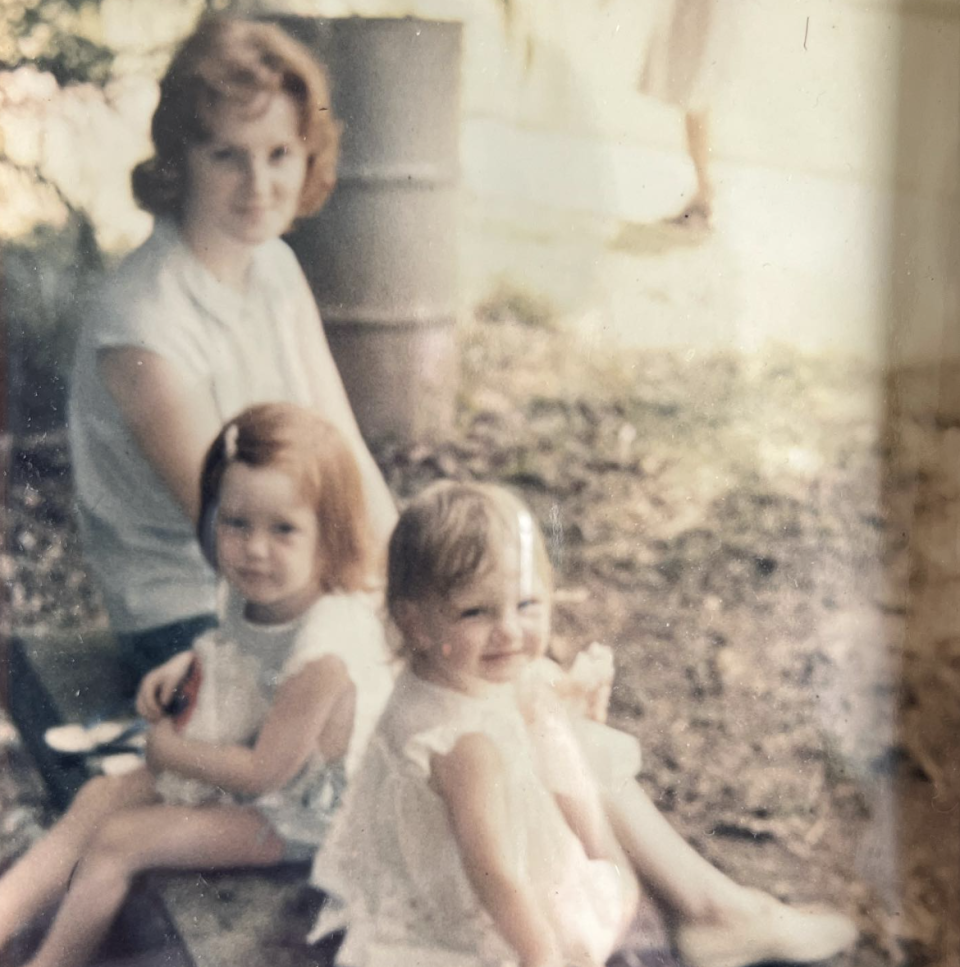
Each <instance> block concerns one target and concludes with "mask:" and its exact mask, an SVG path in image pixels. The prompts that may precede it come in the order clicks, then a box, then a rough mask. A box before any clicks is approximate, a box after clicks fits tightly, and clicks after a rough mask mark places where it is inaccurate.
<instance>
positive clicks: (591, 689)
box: [561, 641, 613, 722]
mask: <svg viewBox="0 0 960 967" xmlns="http://www.w3.org/2000/svg"><path fill="white" fill-rule="evenodd" d="M612 688H613V651H612V650H611V648H610V647H609V645H601V644H599V643H598V642H596V641H595V642H593V643H592V644H591V645H589V646H588V647H587V648H585V649H584V650H583V651H581V652H580V654H578V655H577V657H576V659H575V661H574V663H573V665H572V666H571V668H570V671H569V672H567V675H566V679H565V681H564V682H563V684H562V686H561V691H562V693H563V696H564V699H565V701H566V703H567V705H568V707H569V708H570V709H571V710H572V711H576V712H579V713H580V714H582V715H585V716H586V717H587V718H589V719H593V720H594V721H595V722H606V720H607V706H608V705H609V704H610V692H611V690H612Z"/></svg>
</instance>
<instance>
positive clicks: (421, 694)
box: [312, 670, 626, 967]
mask: <svg viewBox="0 0 960 967" xmlns="http://www.w3.org/2000/svg"><path fill="white" fill-rule="evenodd" d="M473 733H479V734H481V735H484V736H486V737H487V738H488V739H489V740H490V741H491V742H492V743H493V744H494V746H495V747H496V749H497V750H498V751H499V752H500V755H501V757H502V760H503V764H504V768H505V770H506V774H505V777H504V793H505V794H506V796H507V797H508V810H509V815H510V816H511V817H512V818H513V820H514V821H515V827H514V828H515V834H516V841H515V843H514V844H513V852H514V855H516V856H517V858H518V859H519V861H520V863H521V864H522V866H523V868H524V869H525V871H526V873H527V875H528V876H529V878H530V880H531V881H532V883H533V884H534V886H535V887H536V888H539V891H540V893H541V896H542V898H543V903H544V908H545V911H546V913H547V916H548V917H549V919H550V920H551V922H552V923H553V925H554V928H555V929H556V931H557V935H558V937H559V938H560V940H561V943H562V945H563V947H564V949H565V953H568V955H569V963H570V964H577V963H583V962H584V960H583V953H582V952H583V951H584V950H586V951H589V954H590V957H592V961H591V962H603V960H605V959H606V957H607V956H609V954H610V953H611V952H612V950H613V949H614V945H615V943H616V941H617V938H618V935H619V932H620V930H621V928H622V926H623V920H624V910H625V907H624V904H625V902H626V901H625V898H624V896H623V893H622V891H621V884H620V878H619V875H618V873H617V870H616V868H615V866H614V865H613V864H612V863H609V862H607V861H604V860H591V859H588V858H587V856H586V854H585V853H584V850H583V848H582V846H581V844H580V841H579V840H578V839H577V838H576V837H575V836H574V835H573V833H572V832H571V830H570V828H569V826H568V825H567V824H566V822H565V820H564V819H563V816H562V814H561V813H560V810H559V808H558V806H557V804H556V801H555V799H554V797H553V795H552V794H551V791H550V789H549V788H548V785H547V782H546V780H545V778H544V775H543V772H542V770H541V769H540V767H539V763H538V754H537V751H536V747H535V744H534V742H533V741H532V740H531V737H530V733H529V732H528V729H527V726H526V724H525V722H524V720H523V718H522V716H521V714H520V711H519V708H518V705H517V701H516V697H515V693H514V690H513V688H512V686H510V685H505V686H504V687H503V688H502V689H498V690H496V692H495V694H492V695H491V696H490V697H484V698H472V697H469V696H466V695H463V694H461V693H459V692H455V691H451V690H449V689H446V688H442V687H439V686H437V685H433V684H431V683H428V682H425V681H423V680H421V679H419V678H417V677H416V676H415V675H414V674H413V673H412V672H410V671H409V670H408V671H405V672H403V673H402V674H401V676H400V678H399V679H398V680H397V683H396V686H395V689H394V693H393V695H392V697H391V699H390V701H389V703H388V704H387V707H386V709H385V711H384V713H383V716H382V718H381V720H380V722H379V724H378V725H377V728H376V730H375V732H374V734H373V736H372V738H371V740H370V744H369V746H368V748H367V752H366V755H365V757H364V759H363V762H362V764H361V766H360V769H359V770H358V772H357V774H356V776H355V777H354V778H353V779H352V781H351V784H350V789H349V792H348V793H347V796H346V800H345V802H344V805H343V807H342V809H341V810H340V811H339V813H338V815H337V817H336V819H335V820H334V822H333V825H332V827H331V829H330V831H329V835H328V836H327V839H326V842H325V844H324V846H323V848H322V849H321V850H320V852H319V853H318V855H317V858H316V861H315V863H314V869H313V877H312V879H313V882H314V884H315V885H317V886H319V887H320V888H321V889H322V890H324V891H325V892H327V893H328V894H332V895H333V896H334V897H336V898H337V901H335V902H334V903H332V904H328V905H327V907H325V909H324V911H323V912H322V913H321V916H320V920H319V921H318V923H317V926H316V928H315V930H314V933H313V935H312V939H317V938H319V937H320V936H323V935H324V934H326V933H328V932H330V931H331V930H334V929H337V928H338V927H340V926H346V927H347V928H348V929H347V936H346V940H345V941H344V944H343V947H342V948H341V950H340V953H339V955H338V964H342V965H345V967H397V965H400V964H411V965H413V964H416V965H417V967H507V965H511V964H515V963H516V956H515V953H514V952H513V951H512V949H511V948H510V947H509V946H508V945H507V944H506V942H505V941H504V940H503V938H502V937H501V935H500V933H499V931H498V930H497V928H496V927H495V925H494V923H493V920H492V919H491V918H490V916H489V914H488V913H487V912H486V910H485V909H484V907H483V906H482V905H481V903H480V900H479V898H478V897H477V895H476V893H475V892H474V890H473V887H472V885H471V884H470V881H469V879H468V877H467V874H466V872H465V870H464V868H463V865H462V863H461V859H460V853H459V850H458V846H457V843H456V840H455V838H454V835H453V831H452V829H451V827H450V822H449V819H448V814H447V810H446V807H445V805H444V803H443V801H442V800H441V798H440V797H439V795H438V794H437V793H436V792H434V790H433V788H432V787H431V783H430V776H431V773H430V769H431V757H432V756H433V755H434V754H437V753H439V754H441V755H442V754H445V753H448V752H449V751H450V750H451V749H452V748H453V747H454V745H455V744H456V743H457V741H458V740H459V739H460V738H461V737H462V736H464V735H467V734H473Z"/></svg>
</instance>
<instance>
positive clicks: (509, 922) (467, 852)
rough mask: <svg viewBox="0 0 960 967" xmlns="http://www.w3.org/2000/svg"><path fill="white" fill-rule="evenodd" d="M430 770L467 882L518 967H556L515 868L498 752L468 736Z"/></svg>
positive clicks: (543, 922) (549, 932) (553, 944)
mask: <svg viewBox="0 0 960 967" xmlns="http://www.w3.org/2000/svg"><path fill="white" fill-rule="evenodd" d="M431 768H432V781H433V785H434V788H435V789H436V791H437V792H438V794H439V795H440V797H441V798H442V799H443V801H444V802H445V803H446V806H447V809H448V811H449V813H450V821H451V824H452V826H453V833H454V836H455V837H456V840H457V844H458V845H459V847H460V855H461V858H462V860H463V865H464V869H465V870H466V873H467V876H468V877H469V878H470V882H471V883H472V884H473V888H474V889H475V890H476V891H477V896H479V898H480V902H481V903H482V904H483V905H484V907H485V908H486V909H487V912H488V913H489V914H490V916H491V917H492V918H493V922H494V923H495V924H496V925H497V928H498V929H499V931H500V933H501V934H502V935H503V937H504V939H505V940H506V941H507V943H509V944H510V946H511V947H513V949H514V950H516V952H517V955H518V957H519V959H520V963H521V965H522V967H561V964H562V958H561V954H560V949H559V946H558V944H557V939H556V936H555V934H554V930H553V928H552V927H551V925H550V923H549V921H548V920H547V918H546V916H545V915H544V913H543V911H542V910H541V908H540V903H539V901H538V898H537V897H536V895H535V893H534V891H533V888H532V885H531V883H530V881H529V880H528V879H527V877H526V876H525V875H524V873H523V871H522V870H521V869H520V868H519V867H518V863H517V853H518V850H517V847H516V842H515V835H514V829H513V823H512V820H511V817H510V816H509V815H508V811H507V803H506V799H505V797H504V794H503V781H504V769H503V763H502V762H501V760H500V756H499V754H498V753H497V750H496V749H495V748H494V746H493V744H492V743H491V742H490V740H489V739H487V738H486V737H485V736H482V735H467V736H464V737H463V738H462V739H460V741H459V742H457V744H456V745H455V746H454V747H453V749H452V750H451V751H450V752H449V753H448V754H447V755H443V756H440V755H435V756H434V757H433V760H432V763H431Z"/></svg>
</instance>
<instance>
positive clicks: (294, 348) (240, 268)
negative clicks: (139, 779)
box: [68, 17, 395, 679]
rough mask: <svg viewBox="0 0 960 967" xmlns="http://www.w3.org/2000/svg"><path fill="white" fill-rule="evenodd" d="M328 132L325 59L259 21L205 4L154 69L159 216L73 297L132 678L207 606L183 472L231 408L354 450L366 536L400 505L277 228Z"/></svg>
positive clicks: (154, 188)
mask: <svg viewBox="0 0 960 967" xmlns="http://www.w3.org/2000/svg"><path fill="white" fill-rule="evenodd" d="M339 135H340V126H339V124H338V123H337V121H336V120H335V119H334V117H333V115H332V111H331V106H330V92H329V87H328V84H327V79H326V76H325V74H324V71H323V69H322V68H321V67H320V66H319V65H318V64H317V63H316V62H315V61H314V60H313V58H312V56H311V55H310V53H309V52H308V51H307V50H306V49H305V48H304V47H302V46H301V45H300V44H299V43H297V42H296V41H295V40H293V39H292V38H291V37H289V36H288V35H287V34H286V33H285V32H284V31H283V30H281V29H280V28H279V27H277V26H275V25H272V24H267V23H257V22H252V21H244V20H238V19H232V18H223V17H215V18H208V19H205V20H203V21H202V22H201V23H200V25H199V26H198V28H197V29H196V31H195V32H194V33H193V34H192V35H191V36H190V37H189V38H188V39H187V40H186V41H185V42H184V43H183V44H182V46H181V47H180V49H179V50H178V51H177V53H176V54H175V56H174V58H173V60H172V62H171V64H170V66H169V68H168V70H167V72H166V75H165V76H164V78H163V80H162V82H161V85H160V101H159V104H158V106H157V109H156V111H155V113H154V116H153V124H152V138H153V144H154V148H155V154H154V157H152V158H150V159H149V160H148V161H145V162H144V163H142V164H140V165H139V166H138V167H137V168H136V170H135V171H134V173H133V189H134V194H135V196H136V198H137V201H138V202H139V204H140V205H141V206H142V207H143V208H144V209H146V210H147V211H149V212H150V213H151V214H153V215H154V216H155V219H156V221H155V226H154V230H153V233H152V234H151V235H150V237H149V238H148V239H147V241H146V242H145V243H144V244H143V245H141V246H140V248H138V249H137V250H136V251H134V252H133V253H132V254H131V255H129V256H128V257H127V258H126V259H125V260H124V262H123V263H122V264H121V265H120V267H119V268H118V270H117V271H116V272H115V273H114V275H113V276H112V277H111V278H110V279H108V280H107V281H106V283H105V284H104V285H103V286H102V288H101V290H100V292H99V293H98V295H97V297H96V298H95V299H94V300H93V302H92V304H91V305H90V306H89V307H88V309H87V312H86V317H85V322H84V325H83V328H82V331H81V336H80V339H79V343H78V350H77V357H76V362H75V368H74V373H73V379H72V386H71V395H70V408H69V419H68V422H69V429H70V438H71V446H72V452H73V468H74V477H75V483H76V490H77V498H78V508H79V517H80V524H81V532H82V536H83V539H84V544H85V548H86V553H87V556H88V559H89V561H90V563H91V565H92V567H93V570H94V572H95V573H96V575H97V577H98V579H99V582H100V585H101V587H102V589H103V593H104V599H105V602H106V606H107V611H108V613H109V616H110V620H111V624H112V627H113V630H114V631H115V633H116V635H117V639H118V642H119V645H120V649H121V652H122V655H123V657H124V659H125V661H126V662H127V664H128V665H129V667H130V669H131V671H132V672H133V673H134V674H135V676H136V678H137V679H139V678H140V677H142V675H143V674H144V673H146V672H147V671H148V670H150V669H151V668H153V667H156V666H157V665H159V664H161V663H163V662H164V661H166V660H167V659H168V658H169V657H170V656H171V655H173V654H175V653H177V652H179V651H182V650H184V649H186V648H189V647H190V645H191V642H192V641H193V639H194V637H196V635H198V634H199V633H201V632H202V631H204V630H206V629H207V628H209V627H211V626H212V625H214V624H215V622H216V618H215V615H214V611H215V601H214V574H213V571H212V569H211V568H210V567H209V565H208V564H207V562H206V561H205V560H204V559H203V556H202V554H201V551H200V548H199V546H198V544H197V542H196V539H195V527H196V524H197V522H198V517H199V511H200V494H199V492H198V490H197V485H196V482H197V480H198V479H199V475H200V467H201V462H202V458H203V454H204V452H205V451H206V449H207V447H208V446H209V444H210V441H211V440H212V439H213V438H214V436H216V433H217V430H218V428H219V427H220V426H222V425H223V423H224V422H226V421H227V420H229V419H230V418H232V417H233V416H235V415H236V414H237V413H238V412H240V411H241V410H242V409H244V408H245V407H247V406H250V405H253V404H256V403H260V402H266V401H273V400H276V401H285V402H291V403H297V404H299V405H302V406H307V407H309V408H311V409H313V410H315V411H316V412H317V413H318V414H320V415H321V416H322V417H324V418H325V419H326V420H328V421H329V422H330V423H332V424H333V425H334V426H335V427H336V428H337V429H338V430H339V431H340V432H341V434H342V435H343V436H344V438H345V439H346V440H347V443H348V445H349V446H350V448H351V451H352V452H353V455H354V457H355V458H356V460H357V462H358V464H359V467H360V471H361V477H362V481H363V489H364V497H365V499H366V503H367V506H368V508H369V517H370V524H371V533H372V535H373V537H374V540H375V542H376V544H377V545H378V546H383V545H385V543H386V539H387V536H388V534H389V532H390V528H391V527H392V525H393V522H394V520H395V510H394V506H393V502H392V500H391V498H390V495H389V492H388V491H387V488H386V486H385V484H384V482H383V479H382V477H381V476H380V473H379V471H378V470H377V467H376V465H375V464H374V462H373V459H372V458H371V456H370V454H369V452H368V450H367V448H366V446H365V444H364V442H363V440H362V438H361V436H360V432H359V429H358V427H357V424H356V420H355V418H354V416H353V413H352V411H351V409H350V405H349V402H348V401H347V397H346V394H345V392H344V389H343V384H342V382H341V380H340V376H339V374H338V372H337V369H336V366H335V364H334V362H333V359H332V357H331V355H330V350H329V347H328V345H327V342H326V339H325V337H324V334H323V329H322V326H321V322H320V318H319V314H318V312H317V307H316V303H315V302H314V299H313V296H312V294H311V292H310V289H309V287H308V285H307V282H306V279H305V277H304V275H303V272H302V271H301V269H300V266H299V264H298V263H297V260H296V258H295V257H294V255H293V253H292V252H291V251H290V249H289V248H288V247H287V246H286V245H285V244H284V242H283V241H281V239H280V235H281V234H282V233H284V232H285V231H287V230H288V229H289V228H290V226H291V224H292V223H293V221H294V220H295V219H296V218H299V217H302V216H305V215H310V214H312V213H314V212H316V211H317V210H318V209H319V208H320V207H321V206H322V205H323V203H324V202H325V201H326V199H327V197H328V196H329V194H330V192H331V191H332V190H333V187H334V184H335V181H336V161H337V154H338V146H339Z"/></svg>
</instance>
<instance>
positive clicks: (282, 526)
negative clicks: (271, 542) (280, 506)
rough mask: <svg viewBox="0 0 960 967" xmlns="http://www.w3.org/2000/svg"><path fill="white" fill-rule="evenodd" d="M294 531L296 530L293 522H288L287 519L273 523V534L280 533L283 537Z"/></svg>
mask: <svg viewBox="0 0 960 967" xmlns="http://www.w3.org/2000/svg"><path fill="white" fill-rule="evenodd" d="M296 531H297V528H296V526H295V525H294V524H290V523H288V522H287V521H282V522H281V523H279V524H274V525H273V532H274V534H280V535H281V536H283V537H285V536H287V535H288V534H294V533H296Z"/></svg>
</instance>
